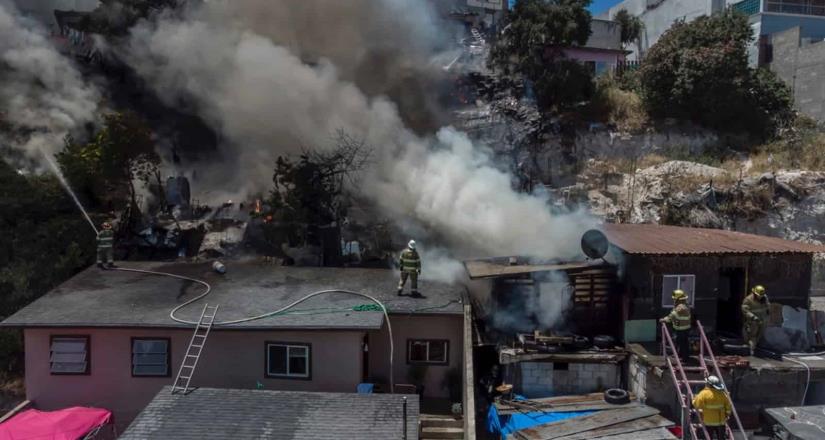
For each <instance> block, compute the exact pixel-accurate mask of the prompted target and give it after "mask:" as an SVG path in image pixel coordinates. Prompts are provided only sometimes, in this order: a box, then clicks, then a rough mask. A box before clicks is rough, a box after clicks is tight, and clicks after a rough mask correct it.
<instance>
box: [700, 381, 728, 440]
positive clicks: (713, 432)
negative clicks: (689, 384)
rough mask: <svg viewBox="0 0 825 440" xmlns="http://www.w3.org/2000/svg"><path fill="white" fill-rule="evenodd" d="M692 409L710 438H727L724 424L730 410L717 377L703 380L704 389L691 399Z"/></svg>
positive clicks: (723, 386) (720, 439)
mask: <svg viewBox="0 0 825 440" xmlns="http://www.w3.org/2000/svg"><path fill="white" fill-rule="evenodd" d="M693 407H694V408H695V409H696V410H697V411H699V414H700V415H701V416H702V423H704V424H705V428H706V429H707V431H708V434H710V436H711V438H716V439H719V440H724V439H725V438H726V437H727V428H726V424H727V422H728V417H730V415H731V412H732V409H731V404H730V397H729V396H728V393H727V392H726V391H725V385H724V384H723V383H722V381H721V380H720V379H719V378H718V377H716V376H708V377H707V379H705V388H704V389H702V391H699V394H697V395H696V396H695V397H694V398H693Z"/></svg>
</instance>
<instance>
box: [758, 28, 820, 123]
mask: <svg viewBox="0 0 825 440" xmlns="http://www.w3.org/2000/svg"><path fill="white" fill-rule="evenodd" d="M803 31H804V29H801V28H800V27H794V28H791V29H788V30H786V31H783V32H778V33H775V34H773V35H771V45H772V46H773V61H772V62H771V64H770V68H771V70H773V71H774V72H775V73H776V74H777V75H778V76H779V77H780V78H782V80H784V81H785V83H786V84H787V85H788V86H789V87H791V88H792V89H793V93H794V100H795V105H796V107H797V108H798V109H799V110H800V111H801V112H802V113H804V114H806V115H808V116H810V117H812V118H815V119H817V120H819V121H823V120H825V43H823V42H821V41H820V42H818V43H814V44H802V43H801V39H802V33H803Z"/></svg>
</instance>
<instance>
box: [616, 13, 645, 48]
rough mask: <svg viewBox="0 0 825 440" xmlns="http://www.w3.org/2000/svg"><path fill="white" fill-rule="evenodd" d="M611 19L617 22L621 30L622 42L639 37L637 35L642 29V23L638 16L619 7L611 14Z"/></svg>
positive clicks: (629, 41)
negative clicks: (614, 13)
mask: <svg viewBox="0 0 825 440" xmlns="http://www.w3.org/2000/svg"><path fill="white" fill-rule="evenodd" d="M613 21H615V22H617V23H619V26H620V27H621V28H622V30H621V37H620V38H621V42H622V44H626V43H631V42H633V41H636V40H638V39H639V36H640V35H641V33H642V29H644V24H643V23H642V20H640V19H639V17H637V16H635V15H631V14H630V13H629V12H627V10H626V9H620V10H619V11H618V12H616V15H614V16H613Z"/></svg>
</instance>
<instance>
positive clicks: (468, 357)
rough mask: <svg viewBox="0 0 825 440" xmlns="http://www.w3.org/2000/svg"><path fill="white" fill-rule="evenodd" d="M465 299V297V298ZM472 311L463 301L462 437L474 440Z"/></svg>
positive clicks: (474, 403)
mask: <svg viewBox="0 0 825 440" xmlns="http://www.w3.org/2000/svg"><path fill="white" fill-rule="evenodd" d="M465 298H466V296H465ZM472 322H473V310H472V306H471V305H470V301H464V332H463V333H464V335H463V336H464V341H463V342H464V344H463V345H464V347H463V348H464V374H463V376H464V387H463V388H464V393H463V394H464V399H463V402H462V403H463V405H462V408H463V410H464V435H465V436H466V438H468V439H472V440H475V438H476V413H475V411H476V401H475V378H474V377H473V328H472Z"/></svg>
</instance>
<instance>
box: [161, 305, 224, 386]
mask: <svg viewBox="0 0 825 440" xmlns="http://www.w3.org/2000/svg"><path fill="white" fill-rule="evenodd" d="M217 314H218V306H210V305H209V304H204V306H203V311H202V312H201V317H200V319H198V323H197V324H196V325H195V332H194V333H192V339H190V340H189V347H188V348H187V349H186V355H185V356H184V357H183V361H181V363H180V369H179V370H178V375H177V376H175V382H174V383H173V384H172V394H175V393H176V392H178V391H180V392H183V393H186V392H188V391H189V382H190V381H191V380H192V376H194V375H195V367H197V366H198V361H199V360H200V358H201V353H202V352H203V347H204V345H206V338H207V337H208V336H209V331H210V330H212V324H213V323H214V322H215V316H216V315H217Z"/></svg>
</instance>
